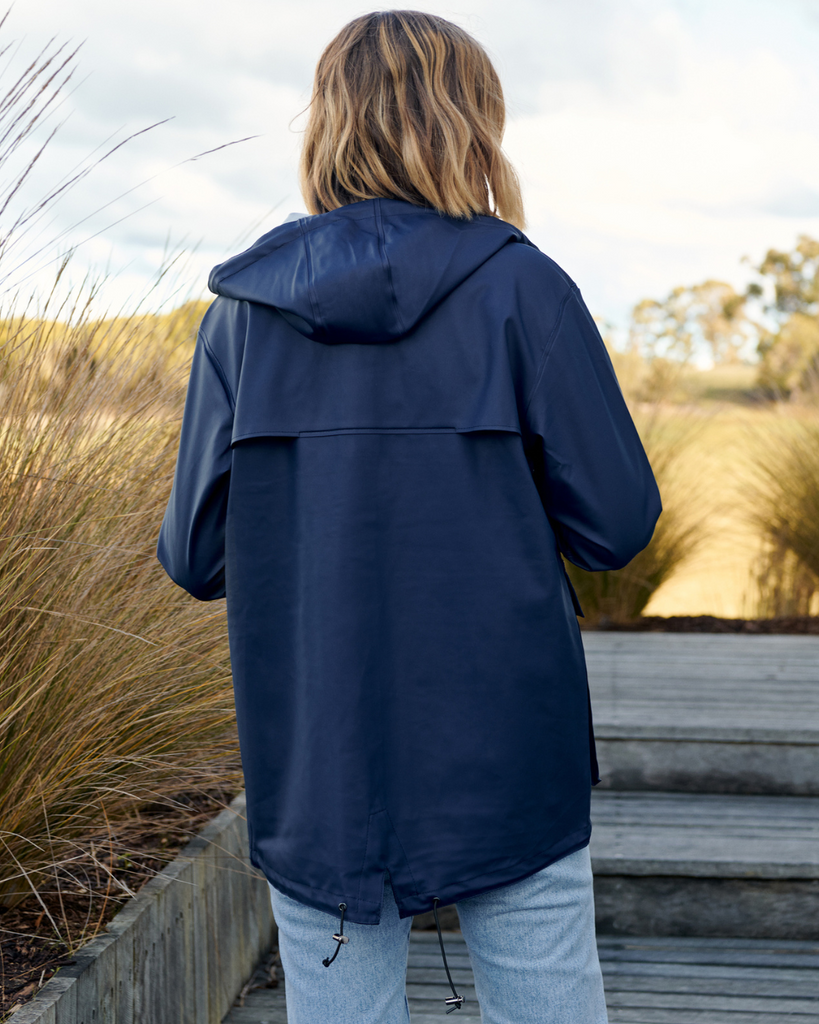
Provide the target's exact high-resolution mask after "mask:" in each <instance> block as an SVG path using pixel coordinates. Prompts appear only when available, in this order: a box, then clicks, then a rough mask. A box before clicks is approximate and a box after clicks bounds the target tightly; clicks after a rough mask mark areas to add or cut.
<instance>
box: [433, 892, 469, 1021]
mask: <svg viewBox="0 0 819 1024" xmlns="http://www.w3.org/2000/svg"><path fill="white" fill-rule="evenodd" d="M440 902H441V901H440V900H439V899H438V897H437V896H436V897H435V899H434V900H433V901H432V915H433V917H434V918H435V927H436V928H437V929H438V941H439V942H440V943H441V957H442V959H443V961H444V970H445V971H446V976H447V980H448V981H449V987H450V988H451V989H452V995H451V996H450V997H449V998H448V999H445V1000H444V1005H445V1006H448V1007H449V1009H448V1010H447V1011H446V1012H447V1013H452V1011H453V1010H460V1008H461V1007H462V1006H463V1004H464V1002H465V1000H464V997H463V996H459V995H458V993H457V992H456V991H455V984H454V982H453V981H452V975H451V974H450V973H449V964H448V963H447V962H446V950H445V949H444V937H443V935H442V934H441V922H440V921H439V920H438V904H439V903H440Z"/></svg>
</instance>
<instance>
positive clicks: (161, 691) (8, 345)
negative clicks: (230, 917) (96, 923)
mask: <svg viewBox="0 0 819 1024" xmlns="http://www.w3.org/2000/svg"><path fill="white" fill-rule="evenodd" d="M192 312H193V311H192V310H191V309H190V308H188V309H183V310H182V311H181V313H180V314H179V315H178V316H176V317H165V318H162V317H145V318H141V317H133V318H130V319H128V318H123V319H121V320H119V321H113V322H108V323H105V322H103V323H94V322H90V321H88V320H86V319H85V318H84V317H83V316H82V315H81V311H80V313H78V311H77V310H74V311H73V314H74V317H73V318H72V316H69V317H68V319H67V320H66V321H62V322H55V321H49V320H47V319H28V318H25V317H8V318H6V320H5V322H4V324H3V335H4V336H3V340H2V345H1V346H0V400H1V403H2V420H1V421H0V435H1V437H0V440H1V441H2V443H1V444H0V524H1V525H0V680H2V683H0V759H1V761H0V823H1V824H0V898H2V900H3V901H4V902H6V903H9V902H13V901H14V900H16V899H20V898H22V897H24V896H25V895H27V894H28V893H30V892H31V891H32V889H34V888H37V886H38V885H41V884H46V881H47V879H48V878H49V877H50V873H51V865H53V863H54V862H55V861H59V860H60V859H64V858H66V857H70V856H71V851H72V850H73V849H74V844H75V843H76V842H78V841H80V840H81V839H82V836H83V835H84V834H85V833H87V832H89V831H90V830H94V829H98V828H99V827H100V824H101V823H102V822H103V821H104V820H106V819H109V820H112V819H116V818H117V817H118V816H121V815H123V814H125V813H127V812H128V811H129V810H131V809H133V808H134V807H136V806H139V804H140V803H141V802H145V801H150V800H155V799H156V797H157V795H158V794H162V793H169V792H172V791H178V790H179V789H180V788H184V787H186V786H188V787H196V786H198V785H203V786H207V785H214V784H220V785H224V784H225V783H226V782H227V783H229V781H230V780H231V779H232V780H233V781H234V783H235V782H236V780H237V771H236V764H237V759H236V742H235V737H234V732H233V727H232V722H233V710H232V694H231V686H230V671H229V664H228V655H227V647H226V629H225V620H224V610H223V605H222V604H221V602H220V603H218V604H216V605H202V604H199V603H197V602H194V601H192V600H191V599H190V598H189V597H187V595H185V594H184V593H183V592H182V591H180V590H178V589H177V588H176V587H174V586H173V584H171V583H170V582H169V581H168V579H167V578H166V577H165V575H164V573H163V571H162V569H161V567H160V566H159V564H158V563H157V561H156V557H155V547H156V535H157V530H158V525H159V522H160V520H161V518H162V512H163V509H164V505H165V502H166V501H167V496H168V491H169V488H170V481H171V477H172V473H173V466H174V459H175V451H176V445H177V438H178V421H179V415H180V411H181V407H182V401H183V395H184V386H185V365H184V363H185V360H184V356H183V353H182V352H181V351H180V349H182V350H185V349H187V351H188V353H189V351H190V347H191V346H190V344H189V343H186V344H184V345H182V346H180V345H179V344H178V335H179V334H180V332H181V333H182V334H184V336H185V337H186V338H187V337H188V336H189V335H190V328H191V326H192V325H191V323H190V319H191V315H192ZM186 321H187V322H186ZM175 363H177V364H178V365H176V366H175V365H174V364H175Z"/></svg>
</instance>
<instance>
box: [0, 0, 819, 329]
mask: <svg viewBox="0 0 819 1024" xmlns="http://www.w3.org/2000/svg"><path fill="white" fill-rule="evenodd" d="M417 6H419V7H420V8H421V9H423V10H428V11H433V12H435V13H436V14H440V15H443V16H444V17H447V18H450V19H451V20H453V21H455V22H457V23H458V24H460V25H462V26H464V27H465V28H467V29H468V30H469V31H471V32H472V33H473V34H474V35H475V36H476V37H477V38H478V39H479V40H480V41H481V42H482V43H483V44H484V45H485V46H486V48H487V49H488V51H489V53H490V55H491V56H492V58H493V59H494V61H495V63H496V66H497V68H498V70H499V72H500V75H501V78H502V81H503V83H504V87H505V91H506V96H507V102H508V108H509V127H508V130H507V135H506V141H505V146H506V150H507V152H508V154H509V155H510V157H511V158H512V160H513V162H514V163H515V165H516V166H517V168H518V170H519V171H520V174H521V177H522V180H523V185H524V199H525V202H526V208H527V215H528V221H529V226H528V233H529V235H530V237H531V238H532V240H533V241H534V242H535V243H536V244H537V245H538V246H539V247H540V248H541V249H543V250H544V251H545V252H547V253H548V254H549V255H550V256H552V257H553V258H554V259H556V260H557V261H558V263H560V264H561V265H562V266H563V267H564V268H565V269H566V270H567V271H568V272H569V273H570V274H571V275H572V277H573V278H574V279H575V280H576V281H577V283H578V284H579V285H580V287H581V289H582V291H583V292H584V294H585V296H586V299H587V301H588V303H589V305H590V307H591V308H592V310H593V312H595V313H596V314H598V315H600V316H603V317H604V318H607V319H609V320H611V321H613V322H615V323H624V322H625V320H626V319H627V316H628V311H629V308H630V306H631V305H632V304H633V303H634V302H635V301H637V300H638V299H640V298H642V297H644V296H655V297H661V296H662V295H664V294H665V293H666V292H667V291H668V290H669V289H670V288H672V287H673V286H674V285H676V284H682V283H694V282H696V281H700V280H704V279H706V278H709V277H718V278H723V279H728V280H731V281H734V282H737V283H738V282H740V281H742V280H743V279H744V276H745V275H746V274H747V271H746V270H744V269H743V267H742V266H741V265H740V262H739V261H740V259H741V257H743V256H745V255H748V256H750V257H751V259H752V260H758V259H760V258H761V257H762V255H763V254H764V252H765V250H766V249H767V248H769V247H770V246H790V245H791V244H792V243H793V242H794V241H795V239H796V237H797V235H798V234H799V233H807V234H813V235H814V236H817V237H819V59H818V58H817V54H819V0H467V2H465V3H462V4H460V5H458V6H453V5H450V4H447V3H421V4H418V5H417ZM370 9H372V8H370V7H369V6H367V5H363V6H362V5H361V4H359V3H351V2H348V0H332V2H326V0H300V2H298V3H296V2H283V0H231V2H230V3H228V4H225V3H219V4H217V3H215V2H213V0H196V2H193V0H141V2H140V3H138V4H136V3H134V4H127V5H125V4H118V3H112V2H111V0H72V2H71V3H70V4H66V3H65V2H64V0H60V2H57V0H18V2H17V4H16V5H15V7H14V8H13V10H12V12H11V16H10V18H9V22H8V25H7V27H6V29H4V32H5V35H6V40H7V41H8V40H10V39H15V40H21V41H22V42H21V46H20V49H19V50H18V51H17V56H15V57H14V58H13V60H14V61H17V62H18V64H19V63H20V62H22V61H23V59H24V58H26V57H30V56H31V55H33V53H34V52H35V51H36V50H37V49H38V47H40V46H42V45H43V44H45V43H46V41H47V40H48V39H49V38H50V37H51V36H56V37H57V39H58V40H60V41H63V40H73V41H74V42H80V41H82V42H83V47H82V50H81V55H80V71H79V76H78V80H77V83H76V85H75V87H74V89H73V91H72V92H71V95H70V96H69V97H68V99H67V101H66V103H65V104H64V106H63V108H62V110H61V112H60V114H61V118H64V119H65V124H64V126H63V128H62V129H61V131H60V133H59V135H58V136H57V139H56V140H55V141H54V142H53V143H52V145H51V147H50V149H49V152H48V155H47V158H45V159H44V161H43V167H42V169H41V170H40V172H39V177H38V180H37V182H35V183H34V187H39V185H40V184H45V183H46V182H47V181H48V180H49V179H50V178H51V179H56V178H58V177H60V176H61V175H62V173H64V172H65V170H66V169H67V168H69V167H71V166H73V165H74V164H76V163H77V162H78V161H80V160H81V159H82V158H83V157H85V156H86V155H87V154H88V153H90V152H91V151H92V150H94V149H95V148H96V147H98V146H99V145H100V144H101V143H102V142H103V141H104V140H105V139H108V138H110V137H112V136H113V137H115V138H119V137H123V136H124V135H125V134H127V133H129V132H133V131H137V130H139V129H141V128H144V127H146V126H147V125H149V124H151V123H153V122H155V121H159V120H162V119H165V118H173V120H171V121H169V122H168V123H167V124H165V125H163V126H161V127H159V128H156V129H154V130H153V131H151V132H149V133H147V134H145V135H142V136H140V137H139V138H137V139H135V140H133V142H131V143H129V145H128V146H126V147H125V148H124V149H122V150H120V151H119V152H118V153H117V154H116V155H115V156H114V157H112V158H111V159H110V160H109V161H107V162H106V163H105V164H103V165H102V166H100V167H99V168H97V169H96V171H95V172H94V173H93V174H92V175H91V176H90V177H89V178H88V179H87V181H86V182H85V183H84V184H83V186H82V187H81V188H79V189H77V190H75V191H74V192H73V193H72V194H71V195H70V196H68V197H66V199H65V201H64V202H63V203H62V204H61V205H60V206H59V207H58V208H57V210H56V211H55V215H54V219H53V221H52V222H51V224H50V225H49V226H48V227H47V228H44V230H46V231H47V232H50V233H51V236H52V237H53V236H54V235H56V234H57V233H58V232H61V231H67V233H66V234H65V236H64V238H63V241H62V243H61V244H62V245H63V247H64V248H65V247H66V246H67V245H68V244H69V242H70V243H71V244H76V243H78V242H81V241H82V240H83V239H86V238H87V237H88V236H89V235H92V234H94V233H95V232H98V231H101V229H103V228H105V227H106V225H113V226H111V227H108V228H107V230H104V231H102V233H101V234H99V235H97V237H94V238H91V239H90V240H89V241H85V242H83V244H81V245H80V246H79V249H78V251H77V257H76V267H77V270H75V273H77V272H78V269H79V268H80V267H81V266H82V267H86V266H93V267H96V268H102V267H107V268H109V269H110V270H111V271H113V272H115V273H116V275H117V282H116V286H115V287H114V288H112V289H111V290H110V292H109V293H108V294H109V295H110V296H111V298H112V301H114V302H127V301H128V296H130V295H136V294H138V293H139V292H140V291H141V290H142V289H144V287H145V284H146V282H147V281H148V280H150V278H151V276H152V275H153V274H154V273H155V271H156V268H157V267H158V266H159V265H160V264H161V261H162V254H163V251H164V250H165V248H166V246H167V244H168V243H169V242H170V244H171V246H178V245H179V244H185V245H187V246H189V247H194V246H195V247H196V252H195V254H194V256H193V257H192V260H191V262H190V264H189V268H188V271H187V274H188V279H189V280H190V281H192V282H193V285H192V286H193V287H194V289H195V290H197V289H198V290H199V291H200V292H201V293H204V290H205V280H206V276H207V271H208V269H209V268H210V267H211V266H212V265H213V264H214V263H217V262H220V261H221V260H223V259H224V258H226V256H228V255H229V254H230V253H231V252H233V251H236V250H237V248H243V247H244V246H245V245H246V244H248V243H249V241H251V240H252V239H253V238H254V237H256V236H257V235H259V234H261V233H262V232H263V231H265V230H269V228H271V227H273V226H275V225H276V224H277V223H278V222H280V221H281V220H283V219H284V217H285V216H286V215H287V214H288V213H289V212H291V211H295V210H301V209H303V204H302V201H301V198H300V196H299V193H298V187H297V184H296V177H295V166H296V160H297V154H298V148H299V141H300V136H299V134H298V127H299V124H300V123H301V122H300V120H299V119H297V120H296V121H295V122H294V123H293V124H292V125H291V123H290V122H291V119H292V118H293V117H294V115H296V114H298V113H299V111H300V110H302V108H303V107H304V106H305V104H306V103H307V101H308V98H309V92H310V84H311V79H312V72H313V68H314V66H315V62H316V59H317V58H318V56H319V54H320V52H321V50H322V48H323V46H324V45H325V44H326V43H327V42H328V41H329V39H330V38H331V37H332V36H333V35H334V34H335V32H336V31H337V30H338V29H339V28H340V27H341V26H342V25H343V24H344V23H345V22H346V21H348V20H349V19H350V18H352V17H355V16H356V15H358V14H361V13H365V12H366V11H368V10H370ZM5 73H6V74H8V71H7V72H5ZM249 135H255V136H259V137H258V138H256V139H254V140H253V141H250V142H244V143H242V144H241V145H237V146H233V147H230V148H227V149H224V150H221V151H220V152H217V153H214V154H211V155H209V156H206V157H203V158H202V159H200V160H196V161H193V162H188V163H181V165H180V166H175V165H179V164H180V162H182V161H185V160H186V159H188V158H190V157H192V156H194V155H195V154H197V153H200V152H202V151H204V150H208V149H211V148H213V147H216V146H219V145H221V144H223V143H227V142H231V141H232V140H235V139H240V138H242V137H244V136H249ZM148 179H150V180H148ZM143 182H144V184H142V183H143ZM135 186H138V187H137V188H135V189H134V187H135ZM129 189H134V191H131V192H130V193H129V194H128V195H127V196H125V197H124V198H122V199H117V197H118V196H119V195H120V194H121V193H123V192H125V191H126V190H129ZM111 200H115V201H114V202H113V203H111V205H109V206H108V207H107V209H105V211H104V212H103V213H102V214H100V215H99V216H96V217H93V218H91V219H90V220H88V221H86V222H85V223H84V224H83V225H81V226H80V227H78V228H76V229H72V227H71V226H72V225H73V224H74V223H75V222H77V221H79V220H81V219H82V218H84V217H86V216H87V215H88V214H89V213H90V212H92V211H93V210H94V209H96V208H97V207H98V206H100V205H103V204H107V203H109V202H110V201H111ZM115 222H118V223H115ZM43 237H45V236H43Z"/></svg>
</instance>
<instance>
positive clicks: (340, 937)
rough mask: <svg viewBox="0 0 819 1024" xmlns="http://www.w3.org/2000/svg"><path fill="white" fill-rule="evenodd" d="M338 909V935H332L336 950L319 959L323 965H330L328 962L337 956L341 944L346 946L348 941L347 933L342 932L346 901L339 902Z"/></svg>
mask: <svg viewBox="0 0 819 1024" xmlns="http://www.w3.org/2000/svg"><path fill="white" fill-rule="evenodd" d="M338 909H339V910H340V911H341V923H340V924H339V926H338V935H333V938H334V939H335V940H336V942H337V943H338V945H337V946H336V951H335V953H333V955H332V956H326V957H325V958H324V959H323V960H322V961H321V962H322V963H323V964H324V966H325V967H329V966H330V964H331V963H332V962H333V961H334V960H335V958H336V957H337V956H338V951H339V950H340V949H341V947H342V946H346V945H347V943H348V942H349V941H350V937H349V935H345V934H344V911H345V910H346V909H347V904H346V903H339V905H338Z"/></svg>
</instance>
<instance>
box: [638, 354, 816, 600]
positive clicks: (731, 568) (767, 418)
mask: <svg viewBox="0 0 819 1024" xmlns="http://www.w3.org/2000/svg"><path fill="white" fill-rule="evenodd" d="M755 374H756V368H755V367H752V366H738V367H719V368H717V369H714V370H711V371H707V372H701V373H699V374H697V375H696V378H695V380H694V381H693V382H692V383H693V384H694V387H693V388H692V391H693V394H692V397H693V398H694V399H695V401H694V403H692V404H683V405H671V406H668V407H666V408H665V409H664V410H663V413H662V415H663V417H664V418H665V419H667V420H668V421H669V422H670V423H676V424H677V425H679V426H681V427H682V428H683V430H684V431H685V432H686V433H687V434H688V441H687V444H686V445H685V446H684V448H683V449H682V450H681V451H680V452H679V462H680V474H681V477H682V479H683V480H684V481H686V482H687V481H690V486H691V490H692V492H694V491H696V492H697V495H695V496H694V497H693V500H694V501H695V503H696V505H699V506H700V508H699V509H697V508H696V507H695V508H694V509H692V514H693V515H695V516H696V517H699V516H702V517H703V521H702V525H703V539H702V542H701V545H700V546H699V547H698V549H697V550H696V551H695V553H694V554H693V555H692V556H691V558H690V559H689V560H688V561H686V562H685V563H684V564H682V565H681V566H680V568H679V569H678V570H677V571H676V572H675V573H674V575H673V576H672V577H671V578H670V579H669V580H667V581H666V582H665V583H663V584H662V586H661V587H660V588H659V590H657V591H656V593H655V594H654V595H653V596H652V598H651V600H650V601H649V603H648V605H647V607H646V609H645V612H644V614H646V615H665V616H667V615H716V616H721V617H726V618H744V617H754V616H755V615H756V614H757V603H758V595H757V588H756V584H755V579H754V574H755V570H756V568H757V565H758V560H759V556H760V549H761V538H760V534H759V531H758V529H757V528H756V527H755V526H754V525H753V523H752V522H751V520H750V515H751V511H752V508H753V500H752V495H751V493H750V487H751V481H752V478H753V475H754V467H755V465H756V464H757V462H758V459H759V457H760V456H761V455H762V453H763V452H764V451H765V450H766V449H767V448H769V447H770V446H771V445H775V444H776V442H777V439H778V438H781V437H782V436H783V434H784V435H787V434H789V433H790V432H791V430H792V429H793V428H795V427H797V426H798V425H800V424H801V423H804V422H806V421H808V422H810V421H813V422H814V423H815V422H817V419H819V416H817V412H816V410H815V409H811V408H804V407H799V406H793V405H789V404H781V403H780V404H773V403H757V402H753V401H752V400H751V399H750V398H749V397H748V395H749V394H750V393H751V391H752V388H753V382H754V379H755ZM812 611H814V613H815V612H816V611H817V609H812Z"/></svg>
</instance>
